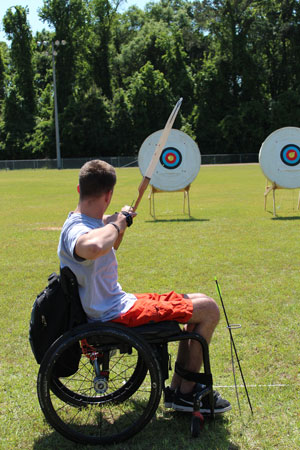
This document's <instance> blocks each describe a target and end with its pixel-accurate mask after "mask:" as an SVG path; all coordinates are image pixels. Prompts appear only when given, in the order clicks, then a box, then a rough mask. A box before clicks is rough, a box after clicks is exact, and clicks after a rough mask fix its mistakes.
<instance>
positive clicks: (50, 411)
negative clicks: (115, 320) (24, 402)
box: [37, 324, 162, 445]
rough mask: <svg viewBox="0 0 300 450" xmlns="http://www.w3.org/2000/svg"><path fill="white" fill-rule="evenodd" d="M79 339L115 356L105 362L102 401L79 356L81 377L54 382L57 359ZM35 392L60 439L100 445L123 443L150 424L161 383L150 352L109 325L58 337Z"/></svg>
mask: <svg viewBox="0 0 300 450" xmlns="http://www.w3.org/2000/svg"><path fill="white" fill-rule="evenodd" d="M82 339H87V340H88V342H92V345H93V347H94V348H96V349H97V351H98V350H99V351H102V350H103V348H105V350H106V351H107V350H108V349H111V350H116V351H117V353H116V354H115V355H114V356H113V357H112V358H111V361H110V376H109V380H108V390H107V391H106V392H105V393H103V395H101V394H99V393H98V392H95V391H94V377H95V373H94V371H93V367H92V365H91V363H90V360H89V359H88V358H87V357H86V356H84V355H82V357H81V360H82V361H83V362H82V361H81V362H80V367H81V365H83V367H86V370H85V374H84V376H83V375H80V374H82V372H81V371H78V372H77V373H76V374H75V375H73V376H71V377H68V378H66V379H63V382H62V381H61V379H57V378H56V377H55V376H54V372H55V363H56V361H57V360H58V359H59V357H60V356H61V355H62V353H63V352H64V351H66V350H67V349H68V348H69V347H71V346H72V345H74V343H76V342H79V341H81V340H82ZM129 358H130V359H131V360H132V361H131V362H130V363H129V364H128V363H127V360H128V359H129ZM85 359H86V361H85ZM78 373H79V375H78ZM76 376H78V377H77V378H76ZM37 388H38V398H39V402H40V406H41V409H42V411H43V413H44V415H45V417H46V419H47V421H48V422H49V423H50V425H52V426H53V427H54V428H55V429H56V430H57V431H58V432H59V433H61V434H62V435H63V436H65V437H66V438H68V439H70V440H72V441H74V442H78V443H82V444H95V445H99V444H100V445H101V444H102V445H103V444H109V443H117V442H121V441H124V440H126V439H128V438H129V437H131V436H133V435H134V434H136V433H137V432H139V431H140V430H141V429H142V428H143V427H144V426H145V425H146V424H147V423H148V422H149V421H150V420H151V418H152V417H153V415H154V414H155V411H156V409H157V407H158V404H159V401H160V396H161V390H162V380H161V374H160V368H159V363H158V361H157V359H156V357H155V355H154V353H153V352H152V351H151V347H150V346H149V345H148V344H147V343H146V342H145V341H143V340H141V339H140V337H139V336H138V335H137V334H136V333H134V332H133V331H132V330H129V329H127V328H125V327H122V326H119V325H111V324H103V325H101V326H100V327H99V325H97V326H95V325H85V326H83V327H79V328H77V329H76V330H73V331H72V332H69V333H67V334H65V335H64V336H62V337H61V338H60V339H59V340H57V341H56V343H55V344H54V345H53V346H52V347H51V351H48V352H47V354H46V355H45V357H44V359H43V361H42V364H41V366H40V370H39V376H38V386H37ZM93 391H94V392H93Z"/></svg>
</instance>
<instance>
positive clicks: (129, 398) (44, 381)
mask: <svg viewBox="0 0 300 450" xmlns="http://www.w3.org/2000/svg"><path fill="white" fill-rule="evenodd" d="M61 277H62V278H63V279H64V285H65V286H67V291H68V295H70V296H71V297H72V296H73V297H74V295H77V296H78V287H77V280H76V277H75V276H74V275H73V274H72V272H71V271H70V270H68V271H65V272H64V269H63V270H62V271H61ZM187 339H195V340H196V341H198V342H199V343H200V345H201V346H202V351H203V373H197V374H196V373H191V372H187V371H185V370H184V369H182V368H181V367H179V365H178V364H176V365H175V371H176V372H177V373H178V374H179V375H180V376H182V377H183V378H185V379H187V380H189V381H196V382H200V383H202V384H203V385H205V388H204V389H203V391H202V392H200V393H198V394H197V395H196V397H195V401H194V412H193V413H192V421H191V433H192V436H194V437H196V436H198V435H199V434H200V430H201V428H202V422H203V417H202V415H201V414H200V412H199V409H200V401H201V399H202V398H203V397H204V396H206V395H208V396H209V404H210V410H211V411H210V416H211V417H214V400H213V380H212V374H211V370H210V360H209V351H208V344H207V342H206V340H205V339H204V338H203V337H202V336H201V335H199V334H197V333H194V332H186V331H182V329H181V328H180V326H179V324H178V323H176V322H161V323H150V324H147V325H143V326H138V327H135V328H128V327H126V326H124V325H120V324H116V323H111V322H106V323H100V324H99V323H89V324H83V325H80V326H76V327H75V328H73V329H71V330H69V331H68V332H66V333H64V334H63V335H62V336H61V337H59V339H57V340H56V341H55V342H54V343H53V344H52V346H51V347H50V348H49V350H48V351H47V353H46V355H45V356H44V358H43V361H42V363H41V365H40V369H39V373H38V380H37V392H38V399H39V403H40V406H41V409H42V411H43V414H44V416H45V418H46V420H47V421H48V423H49V424H50V425H51V426H52V427H53V428H54V429H55V430H56V431H57V432H59V433H60V434H61V435H63V436H64V437H65V438H67V439H69V440H71V441H74V442H77V443H80V444H89V445H107V444H116V443H119V442H122V441H124V440H126V439H129V438H130V437H132V436H134V435H135V434H137V433H138V432H139V431H141V430H142V429H143V428H144V427H145V426H146V425H147V424H148V423H149V421H150V420H151V419H152V418H153V417H154V415H155V413H156V410H157V408H158V405H159V402H160V399H161V394H162V391H163V390H164V389H165V381H166V379H167V378H168V377H169V370H170V369H171V367H170V355H169V353H168V344H169V343H171V342H175V341H181V340H187ZM70 358H72V360H73V361H75V368H74V367H73V369H72V372H71V374H70V375H69V376H60V369H61V367H62V366H64V364H65V365H66V366H67V365H69V363H70ZM73 366H74V364H73ZM66 368H67V370H68V367H66Z"/></svg>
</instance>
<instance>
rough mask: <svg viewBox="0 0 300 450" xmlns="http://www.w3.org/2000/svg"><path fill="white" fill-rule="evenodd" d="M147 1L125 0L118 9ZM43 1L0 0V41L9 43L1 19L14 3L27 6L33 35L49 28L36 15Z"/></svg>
mask: <svg viewBox="0 0 300 450" xmlns="http://www.w3.org/2000/svg"><path fill="white" fill-rule="evenodd" d="M149 1H150V0H127V1H126V0H125V1H124V5H123V6H122V7H120V9H119V11H120V12H122V11H126V9H127V8H129V7H130V6H133V5H136V6H138V7H139V8H141V9H143V8H144V6H145V5H146V3H148V2H149ZM43 3H44V2H43V0H25V1H22V0H0V41H5V42H7V43H8V44H9V41H8V40H7V38H6V35H5V33H4V30H3V24H2V20H3V17H4V16H5V14H6V11H7V10H8V8H10V7H12V6H16V5H20V6H23V7H25V6H27V7H28V9H29V14H28V16H27V20H28V22H29V24H30V27H31V30H32V34H33V35H35V33H36V32H37V31H41V30H42V29H43V28H46V29H49V27H48V26H47V24H46V23H45V24H44V23H43V22H42V21H41V20H40V19H39V17H38V12H37V10H38V9H39V8H41V7H42V6H43Z"/></svg>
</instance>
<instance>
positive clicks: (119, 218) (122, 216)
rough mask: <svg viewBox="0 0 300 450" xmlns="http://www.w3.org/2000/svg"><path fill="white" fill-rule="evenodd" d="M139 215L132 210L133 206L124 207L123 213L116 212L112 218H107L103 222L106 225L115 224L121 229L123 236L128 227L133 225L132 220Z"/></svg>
mask: <svg viewBox="0 0 300 450" xmlns="http://www.w3.org/2000/svg"><path fill="white" fill-rule="evenodd" d="M136 215H137V213H136V212H134V211H133V210H132V207H131V206H128V205H125V206H123V208H122V210H121V212H116V213H115V214H112V215H111V216H105V217H104V218H103V222H104V224H105V225H107V224H108V223H111V222H114V223H115V224H116V225H117V226H118V227H119V229H120V233H121V234H123V233H124V232H125V230H126V228H127V227H128V226H130V225H131V224H132V219H133V218H134V217H135V216H136Z"/></svg>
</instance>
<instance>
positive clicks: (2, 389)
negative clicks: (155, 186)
mask: <svg viewBox="0 0 300 450" xmlns="http://www.w3.org/2000/svg"><path fill="white" fill-rule="evenodd" d="M117 175H118V183H117V186H116V189H115V194H114V198H113V202H112V204H111V207H110V208H109V212H111V213H113V212H114V211H116V210H119V209H120V208H121V207H122V206H123V205H125V204H131V203H132V201H133V200H134V199H136V197H137V187H138V185H139V183H140V181H141V175H140V172H139V170H138V169H137V168H126V169H125V168H124V169H118V170H117ZM77 177H78V170H62V171H57V170H35V171H33V170H32V171H29V170H28V171H27V170H24V171H7V172H6V171H1V172H0V204H1V214H0V230H1V280H0V299H1V303H0V308H1V310H0V329H1V334H0V336H1V337H0V339H1V342H0V348H1V359H0V376H1V382H0V402H1V405H0V448H1V450H2V449H5V450H15V449H22V450H30V449H34V450H46V449H47V450H48V449H49V450H65V449H66V450H69V449H78V450H79V449H80V450H81V449H88V448H93V447H85V446H81V445H76V444H74V443H72V442H69V441H67V440H66V439H64V438H63V437H61V436H60V435H59V434H58V433H57V432H55V431H54V430H52V429H51V428H50V427H49V426H48V425H47V424H46V423H45V421H44V419H43V415H42V413H41V410H40V407H39V403H38V399H37V395H36V378H37V372H38V365H37V364H36V362H35V360H34V358H33V355H32V353H31V350H30V346H29V342H28V324H29V319H30V313H31V307H32V304H33V302H34V299H35V297H36V295H37V294H38V292H40V291H41V290H42V289H43V288H44V287H45V285H46V282H47V277H48V275H49V274H50V273H51V272H53V271H58V269H59V265H58V258H57V254H56V249H57V243H58V238H59V233H60V232H59V230H60V227H61V226H62V224H63V222H64V220H65V218H66V215H67V213H68V211H71V210H72V209H73V208H74V207H75V206H76V203H77V192H76V185H77ZM265 184H266V180H265V178H264V176H263V174H262V172H261V170H260V167H259V166H258V165H241V166H239V165H236V166H202V167H201V170H200V172H199V175H198V177H197V179H196V180H195V181H194V182H193V183H192V186H191V191H190V202H191V214H192V217H191V218H189V217H188V216H187V215H186V214H184V213H183V211H182V207H183V194H182V193H163V194H158V195H157V196H156V198H155V207H156V214H157V220H156V221H154V220H153V218H152V217H151V216H150V214H149V200H148V198H147V197H148V191H147V193H146V194H145V196H144V198H143V200H142V202H141V204H140V206H139V208H138V216H137V218H136V219H135V221H134V225H133V226H132V227H131V228H130V229H128V231H127V233H126V237H125V239H124V241H123V244H122V247H120V249H119V250H118V260H119V275H120V282H121V284H122V287H123V288H124V289H125V290H127V291H130V292H143V291H150V292H151V291H159V292H163V291H167V290H170V289H174V290H176V291H179V292H197V291H201V292H205V293H207V294H208V295H210V296H212V297H214V298H216V300H217V301H218V303H219V304H220V301H219V299H218V297H217V293H216V289H215V281H214V277H215V276H216V277H217V279H218V281H219V283H220V285H221V289H222V294H223V299H224V303H225V306H226V310H227V314H228V317H229V320H230V322H231V323H234V324H241V326H242V327H241V328H240V329H238V330H234V331H233V334H234V339H235V344H236V347H237V350H238V354H239V359H240V361H241V365H242V369H243V372H244V376H245V379H246V382H247V385H248V390H249V394H250V399H251V402H252V405H253V411H254V415H253V417H252V416H251V415H250V412H249V407H248V404H247V399H246V397H245V394H244V390H243V388H242V387H240V388H239V394H240V403H241V410H242V414H241V416H240V414H239V409H238V404H237V400H236V396H235V389H234V383H233V376H232V369H231V357H230V340H229V333H228V330H227V329H226V321H225V318H224V314H223V312H221V321H220V324H219V326H218V328H217V330H216V333H215V335H214V338H213V342H212V344H211V347H210V351H211V364H212V372H213V376H214V384H215V385H216V386H218V388H217V389H218V390H219V391H220V392H221V394H222V395H223V396H224V397H225V398H227V399H228V400H230V401H231V403H232V406H233V409H232V411H231V412H230V413H228V414H226V415H225V416H224V418H223V419H217V420H216V421H215V424H212V425H206V426H205V428H204V430H203V432H202V434H201V437H200V438H198V439H193V438H191V436H190V430H189V428H190V416H189V415H185V414H178V413H172V412H170V411H169V410H165V409H164V407H163V403H162V402H161V405H160V408H159V409H158V411H157V415H156V420H153V421H152V422H151V423H150V424H149V425H148V426H147V427H146V428H145V429H144V430H143V432H142V433H141V434H140V435H137V436H135V437H134V438H133V439H131V440H130V441H127V442H126V443H123V444H120V445H115V446H112V448H115V449H141V450H142V449H143V450H144V449H170V448H172V449H186V448H189V449H206V450H215V449H222V450H223V449H224V450H225V449H231V450H236V449H256V450H262V449H266V450H270V449H280V450H283V449H298V448H300V437H299V429H300V406H299V398H300V373H299V362H300V361H299V342H300V326H299V315H300V314H299V313H300V306H299V302H300V284H299V259H300V251H299V227H300V211H298V210H297V202H298V195H299V191H298V190H280V191H278V192H276V205H277V212H278V216H277V217H276V218H274V217H273V214H272V199H271V194H270V196H269V198H268V204H267V211H264V195H263V194H264V190H265ZM220 307H221V305H220ZM173 363H174V359H173ZM237 382H238V385H242V382H241V378H240V376H239V373H238V371H237Z"/></svg>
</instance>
